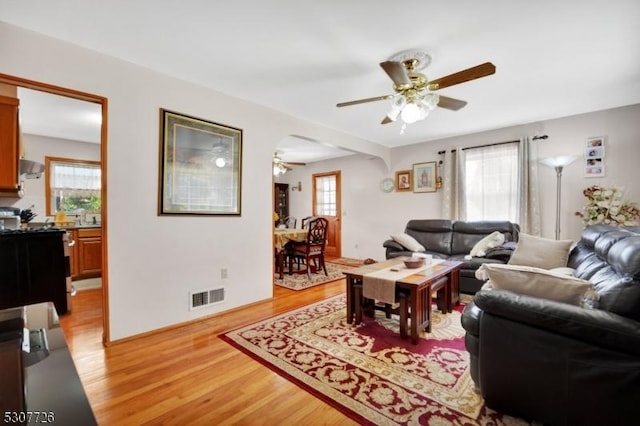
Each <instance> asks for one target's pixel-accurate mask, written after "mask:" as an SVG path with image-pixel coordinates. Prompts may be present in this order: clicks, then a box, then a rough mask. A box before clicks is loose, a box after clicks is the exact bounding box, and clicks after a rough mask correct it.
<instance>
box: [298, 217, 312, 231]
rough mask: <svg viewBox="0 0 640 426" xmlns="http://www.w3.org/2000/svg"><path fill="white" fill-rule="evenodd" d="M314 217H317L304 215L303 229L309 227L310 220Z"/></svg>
mask: <svg viewBox="0 0 640 426" xmlns="http://www.w3.org/2000/svg"><path fill="white" fill-rule="evenodd" d="M313 219H315V218H314V217H313V216H307V217H303V218H302V222H301V223H302V229H307V227H308V226H309V222H311V221H312V220H313Z"/></svg>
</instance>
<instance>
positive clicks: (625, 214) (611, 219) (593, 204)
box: [576, 185, 640, 226]
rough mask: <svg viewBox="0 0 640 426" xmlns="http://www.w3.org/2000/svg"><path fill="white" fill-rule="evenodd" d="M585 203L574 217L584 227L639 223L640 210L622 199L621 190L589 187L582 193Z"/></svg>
mask: <svg viewBox="0 0 640 426" xmlns="http://www.w3.org/2000/svg"><path fill="white" fill-rule="evenodd" d="M582 193H583V194H584V196H585V197H586V198H587V202H586V204H585V206H584V208H583V209H582V211H581V212H576V216H579V217H581V218H582V221H583V222H584V224H585V225H595V224H597V223H604V224H608V225H615V226H635V225H638V224H639V223H640V209H638V207H637V205H636V203H633V202H630V201H627V200H624V199H623V190H622V189H621V188H616V187H613V188H604V187H601V186H598V185H594V186H590V187H589V188H587V189H585V190H584V191H582Z"/></svg>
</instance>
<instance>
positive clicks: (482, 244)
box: [464, 231, 504, 260]
mask: <svg viewBox="0 0 640 426" xmlns="http://www.w3.org/2000/svg"><path fill="white" fill-rule="evenodd" d="M502 243H504V235H502V234H501V233H500V232H498V231H494V232H492V233H491V234H489V235H487V236H486V237H484V238H483V239H481V240H480V241H478V242H477V243H476V244H475V245H474V246H473V248H472V249H471V253H469V254H468V255H467V256H465V257H464V258H465V259H466V260H470V259H471V258H472V257H484V256H485V255H486V254H487V250H489V249H491V248H494V247H498V246H499V245H500V244H502Z"/></svg>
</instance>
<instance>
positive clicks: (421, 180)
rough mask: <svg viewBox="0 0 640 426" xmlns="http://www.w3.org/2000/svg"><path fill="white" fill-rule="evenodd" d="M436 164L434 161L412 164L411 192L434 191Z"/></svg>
mask: <svg viewBox="0 0 640 426" xmlns="http://www.w3.org/2000/svg"><path fill="white" fill-rule="evenodd" d="M437 178H438V176H437V165H436V162H435V161H430V162H428V163H417V164H414V165H413V192H436V180H437Z"/></svg>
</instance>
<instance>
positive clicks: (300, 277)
mask: <svg viewBox="0 0 640 426" xmlns="http://www.w3.org/2000/svg"><path fill="white" fill-rule="evenodd" d="M325 265H326V266H327V274H328V275H325V274H324V271H322V270H321V271H320V272H316V273H313V274H311V280H309V278H308V277H307V272H306V270H305V268H306V266H304V265H302V266H301V267H300V271H298V269H297V266H296V265H293V274H291V275H289V274H287V273H285V274H284V276H283V278H282V279H280V274H279V273H276V274H275V275H274V277H273V282H274V283H275V284H276V285H279V286H280V287H286V288H288V289H291V290H304V289H306V288H309V287H313V286H316V285H320V284H324V283H328V282H330V281H335V280H339V279H341V278H344V274H343V273H342V271H344V270H346V269H351V268H352V267H351V266H349V265H339V264H336V263H329V262H326V263H325ZM286 270H287V271H288V267H287V269H286Z"/></svg>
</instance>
